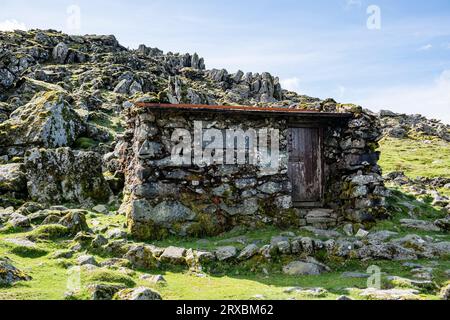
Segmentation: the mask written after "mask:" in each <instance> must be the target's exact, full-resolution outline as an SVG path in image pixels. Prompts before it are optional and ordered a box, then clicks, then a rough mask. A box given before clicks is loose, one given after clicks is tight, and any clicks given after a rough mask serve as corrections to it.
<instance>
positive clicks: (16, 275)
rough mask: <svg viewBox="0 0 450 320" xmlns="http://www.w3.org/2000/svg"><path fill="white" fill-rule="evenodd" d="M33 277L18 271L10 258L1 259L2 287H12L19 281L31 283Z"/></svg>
mask: <svg viewBox="0 0 450 320" xmlns="http://www.w3.org/2000/svg"><path fill="white" fill-rule="evenodd" d="M29 280H31V277H29V276H28V275H26V274H25V273H23V272H22V271H20V270H19V269H17V268H16V267H15V266H14V265H13V264H12V261H11V260H9V259H8V258H0V287H6V286H11V285H13V284H14V283H16V282H18V281H29Z"/></svg>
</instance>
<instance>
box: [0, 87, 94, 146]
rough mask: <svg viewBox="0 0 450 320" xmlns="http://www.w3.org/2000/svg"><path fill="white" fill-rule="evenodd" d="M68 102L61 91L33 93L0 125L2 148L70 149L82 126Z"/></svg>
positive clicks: (83, 128)
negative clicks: (33, 95) (32, 95)
mask: <svg viewBox="0 0 450 320" xmlns="http://www.w3.org/2000/svg"><path fill="white" fill-rule="evenodd" d="M70 101H71V97H70V96H68V95H67V93H65V92H62V91H47V92H41V93H38V94H36V96H35V97H34V98H33V99H32V100H31V101H30V102H29V103H28V104H26V105H24V106H22V107H19V108H18V109H16V110H15V111H14V112H13V113H12V114H11V116H10V119H9V120H7V121H5V122H3V123H1V124H0V145H1V146H2V147H5V148H8V147H15V148H17V147H19V146H20V147H23V148H28V147H32V146H39V147H48V148H56V147H64V146H71V145H72V144H73V143H74V142H75V141H76V139H77V137H78V136H79V135H80V134H81V133H82V132H83V131H84V130H85V125H84V123H83V121H82V119H81V118H80V117H79V116H78V114H77V113H76V112H75V111H74V110H73V109H72V107H71V105H70Z"/></svg>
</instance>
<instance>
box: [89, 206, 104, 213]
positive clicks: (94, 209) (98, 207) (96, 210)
mask: <svg viewBox="0 0 450 320" xmlns="http://www.w3.org/2000/svg"><path fill="white" fill-rule="evenodd" d="M92 211H94V212H97V213H108V208H107V207H106V206H104V205H102V204H99V205H96V206H95V207H93V208H92Z"/></svg>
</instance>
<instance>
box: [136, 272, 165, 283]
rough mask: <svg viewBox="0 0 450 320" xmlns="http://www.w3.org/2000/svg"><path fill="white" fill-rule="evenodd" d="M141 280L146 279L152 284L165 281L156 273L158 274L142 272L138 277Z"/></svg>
mask: <svg viewBox="0 0 450 320" xmlns="http://www.w3.org/2000/svg"><path fill="white" fill-rule="evenodd" d="M140 278H141V279H142V280H147V281H149V282H150V283H153V284H161V283H167V281H166V279H165V278H164V277H163V276H162V275H160V274H158V275H149V274H144V275H142V276H141V277H140Z"/></svg>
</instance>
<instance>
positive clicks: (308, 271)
mask: <svg viewBox="0 0 450 320" xmlns="http://www.w3.org/2000/svg"><path fill="white" fill-rule="evenodd" d="M327 271H329V268H328V267H327V266H325V265H323V264H321V263H318V262H317V261H314V260H309V261H293V262H291V263H289V264H288V265H286V266H284V267H283V273H284V274H287V275H290V276H305V275H309V276H310V275H319V274H322V273H324V272H327Z"/></svg>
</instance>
